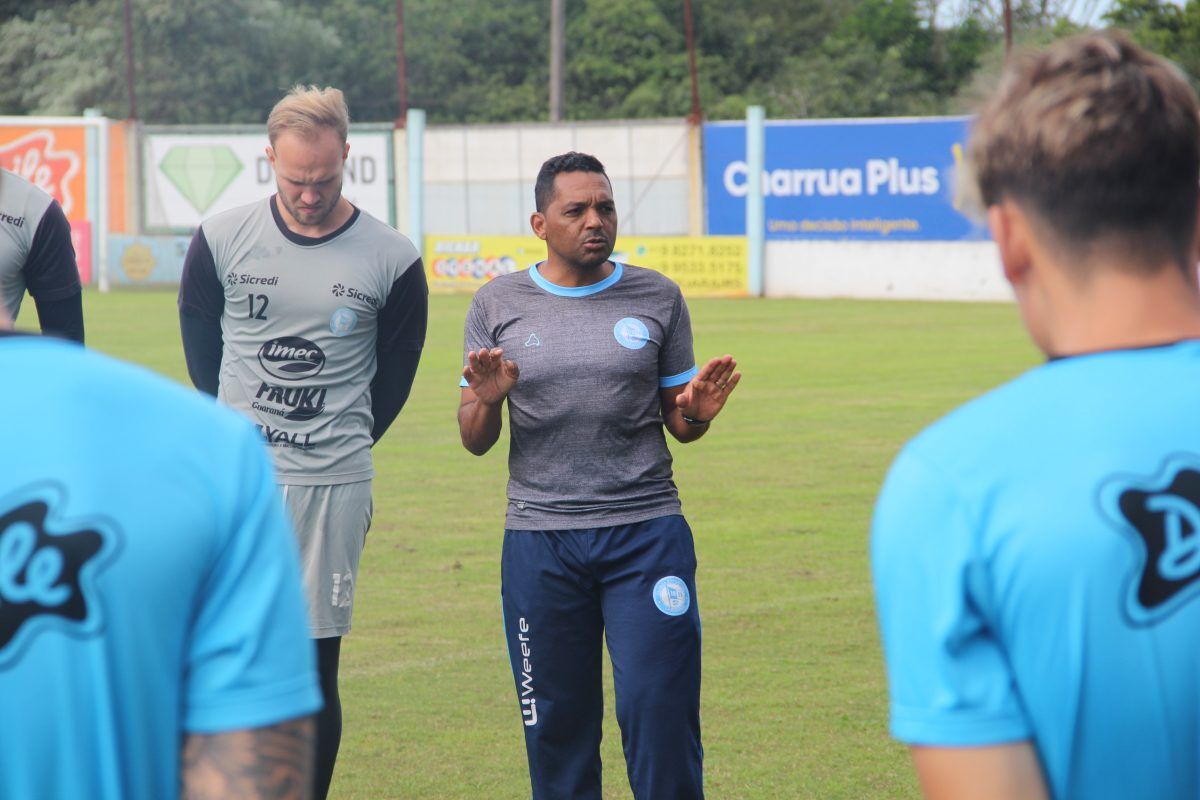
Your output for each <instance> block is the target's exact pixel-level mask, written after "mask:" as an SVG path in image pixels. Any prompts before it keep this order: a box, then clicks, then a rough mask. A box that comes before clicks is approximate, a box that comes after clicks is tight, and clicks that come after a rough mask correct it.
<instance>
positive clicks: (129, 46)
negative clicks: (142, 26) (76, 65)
mask: <svg viewBox="0 0 1200 800" xmlns="http://www.w3.org/2000/svg"><path fill="white" fill-rule="evenodd" d="M132 5H133V3H132V0H125V89H126V91H127V92H128V93H129V118H130V119H137V115H138V112H137V90H136V89H135V88H134V80H133V8H132Z"/></svg>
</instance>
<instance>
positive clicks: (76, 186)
mask: <svg viewBox="0 0 1200 800" xmlns="http://www.w3.org/2000/svg"><path fill="white" fill-rule="evenodd" d="M126 135H127V130H126V127H125V124H124V123H120V122H114V123H110V124H109V133H108V141H109V147H108V154H107V157H108V228H109V230H110V231H118V232H119V231H124V230H125V184H126V175H125V168H126V165H125V162H126V159H125V138H126ZM0 167H3V168H4V169H7V170H9V171H11V172H15V173H17V174H18V175H20V176H21V177H22V178H24V179H25V180H27V181H29V182H30V183H33V184H35V185H37V186H39V187H41V188H42V189H43V190H45V191H46V192H48V193H49V194H50V195H51V196H52V197H54V199H55V200H57V201H58V202H59V205H61V206H62V207H63V211H64V212H65V213H66V215H67V219H69V220H70V221H71V222H73V223H76V222H84V221H86V220H88V219H89V218H90V217H89V209H88V191H87V189H88V187H87V126H85V125H7V124H5V125H0Z"/></svg>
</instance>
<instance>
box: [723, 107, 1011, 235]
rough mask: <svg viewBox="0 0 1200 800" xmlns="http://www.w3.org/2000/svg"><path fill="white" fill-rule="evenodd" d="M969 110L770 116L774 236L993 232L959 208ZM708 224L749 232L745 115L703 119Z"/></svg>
mask: <svg viewBox="0 0 1200 800" xmlns="http://www.w3.org/2000/svg"><path fill="white" fill-rule="evenodd" d="M968 121H969V120H968V118H966V117H946V118H939V119H912V120H853V121H848V120H837V121H819V122H818V121H808V120H805V121H790V122H782V121H776V122H767V125H766V132H765V135H766V168H765V170H764V173H763V176H762V181H763V194H764V200H765V205H766V228H767V230H766V235H767V238H769V239H863V240H876V241H880V240H907V241H958V240H978V239H986V238H988V233H987V228H986V226H984V225H983V224H981V223H977V222H975V221H974V220H971V219H969V218H968V217H966V216H964V215H963V214H962V213H960V212H959V211H958V209H957V207H956V198H955V172H956V170H957V168H958V166H959V165H960V164H961V163H962V159H963V148H964V147H965V145H966V138H967V123H968ZM704 178H705V191H706V194H707V197H708V233H709V234H710V235H714V236H716V235H722V236H724V235H744V234H745V232H746V230H745V229H746V191H747V187H748V182H749V180H750V176H749V174H748V170H747V168H746V124H745V123H744V122H717V123H708V124H706V125H705V126H704Z"/></svg>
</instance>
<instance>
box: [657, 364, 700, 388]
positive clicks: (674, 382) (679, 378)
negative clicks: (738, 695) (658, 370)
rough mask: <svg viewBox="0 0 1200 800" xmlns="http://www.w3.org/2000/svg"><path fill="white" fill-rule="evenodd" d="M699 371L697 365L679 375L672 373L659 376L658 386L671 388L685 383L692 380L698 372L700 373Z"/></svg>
mask: <svg viewBox="0 0 1200 800" xmlns="http://www.w3.org/2000/svg"><path fill="white" fill-rule="evenodd" d="M699 371H700V370H698V369H696V367H695V366H693V367H692V368H691V369H689V370H688V371H686V372H681V373H679V374H678V375H671V376H668V377H666V378H659V379H658V388H660V389H669V388H670V387H672V386H682V385H683V384H685V383H687V382H688V381H690V380H691V379H692V378H694V377H696V373H698V372H699Z"/></svg>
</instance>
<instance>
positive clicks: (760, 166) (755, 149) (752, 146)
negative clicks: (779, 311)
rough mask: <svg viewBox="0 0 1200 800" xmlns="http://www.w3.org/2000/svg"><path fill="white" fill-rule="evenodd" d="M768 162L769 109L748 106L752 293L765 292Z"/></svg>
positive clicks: (748, 244)
mask: <svg viewBox="0 0 1200 800" xmlns="http://www.w3.org/2000/svg"><path fill="white" fill-rule="evenodd" d="M765 166H766V112H765V110H764V109H763V107H762V106H750V107H749V108H747V109H746V251H747V253H748V255H749V259H748V267H749V270H748V284H749V287H748V288H749V290H750V296H751V297H762V294H763V271H764V270H763V261H764V255H765V251H766V224H765V216H766V214H765V208H764V205H763V170H764V168H765Z"/></svg>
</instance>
